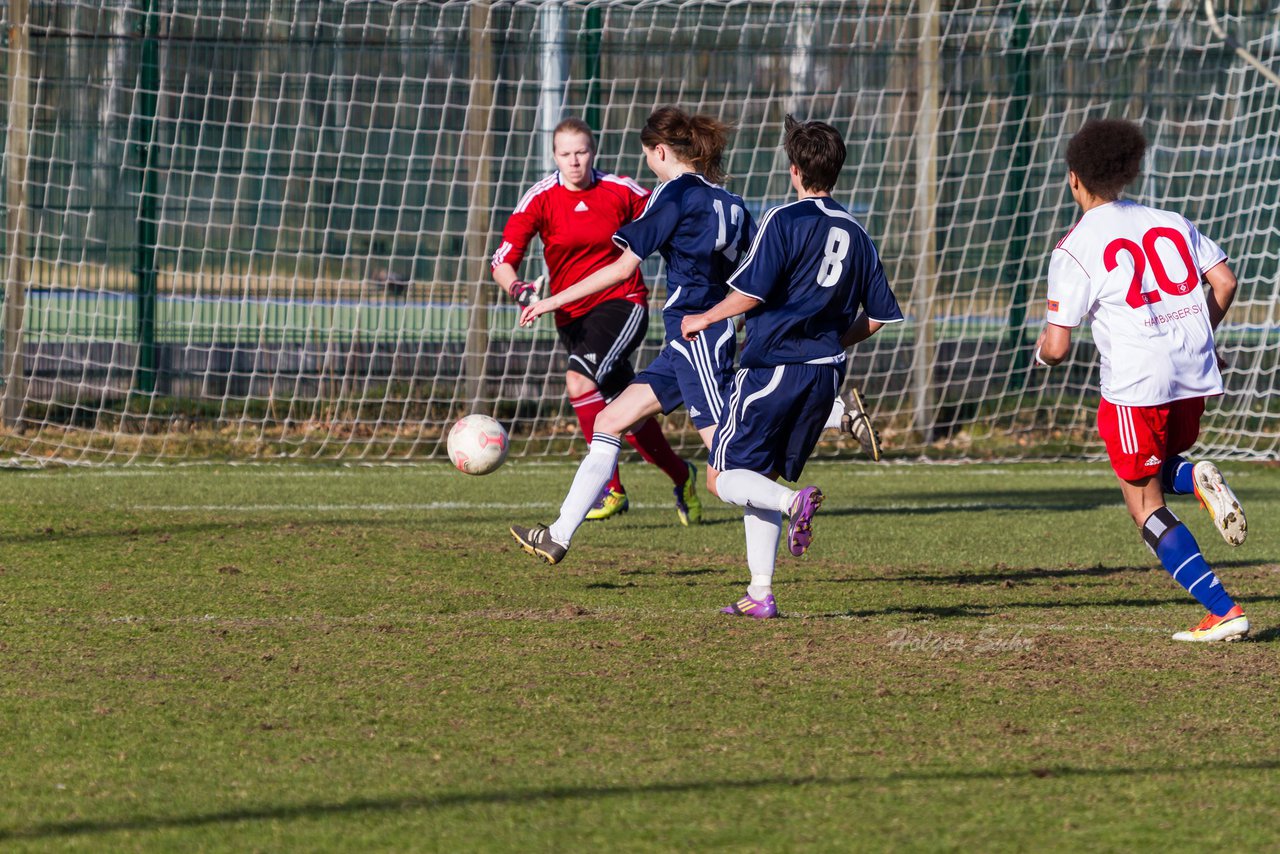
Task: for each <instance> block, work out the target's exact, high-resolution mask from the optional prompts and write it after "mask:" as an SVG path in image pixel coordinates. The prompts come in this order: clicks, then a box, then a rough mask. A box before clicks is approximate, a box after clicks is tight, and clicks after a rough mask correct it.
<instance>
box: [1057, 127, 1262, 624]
mask: <svg viewBox="0 0 1280 854" xmlns="http://www.w3.org/2000/svg"><path fill="white" fill-rule="evenodd" d="M1146 147H1147V141H1146V138H1145V137H1143V135H1142V131H1141V130H1140V129H1139V128H1138V126H1137V125H1135V124H1133V123H1132V122H1127V121H1121V120H1117V119H1109V120H1095V121H1090V122H1088V123H1087V124H1085V126H1084V127H1083V128H1081V130H1080V131H1079V132H1078V133H1077V134H1076V135H1075V136H1074V137H1073V138H1072V140H1071V143H1070V144H1069V145H1068V147H1067V167H1068V169H1069V170H1070V171H1069V172H1068V175H1067V181H1068V184H1069V185H1070V187H1071V195H1072V196H1073V197H1074V198H1075V200H1076V203H1077V204H1078V205H1079V206H1080V208H1081V210H1082V211H1083V215H1082V216H1081V217H1080V220H1079V221H1078V222H1077V223H1076V225H1075V227H1074V228H1072V229H1071V231H1070V232H1068V233H1067V235H1066V237H1064V238H1062V240H1061V241H1059V243H1058V245H1057V247H1056V248H1055V249H1054V251H1053V256H1052V258H1051V259H1050V262H1049V295H1048V305H1047V311H1046V315H1045V318H1046V323H1045V328H1044V331H1043V332H1042V333H1041V334H1040V338H1039V340H1038V341H1037V342H1036V351H1035V360H1036V362H1037V363H1039V364H1041V365H1056V364H1058V363H1059V362H1061V361H1062V360H1063V359H1065V358H1066V357H1067V355H1068V354H1069V352H1070V350H1071V332H1072V330H1073V329H1074V328H1075V327H1077V326H1079V325H1080V323H1081V322H1082V321H1083V320H1084V319H1085V318H1088V319H1089V322H1090V328H1091V330H1092V333H1093V340H1094V343H1095V344H1096V345H1097V348H1098V354H1099V357H1100V359H1101V386H1102V401H1101V403H1100V404H1099V406H1098V431H1099V433H1101V435H1102V440H1103V442H1104V443H1105V445H1106V448H1107V455H1108V457H1110V460H1111V467H1112V469H1113V470H1114V471H1115V473H1116V475H1117V477H1119V478H1120V489H1121V491H1122V492H1123V494H1124V500H1125V505H1126V507H1128V510H1129V514H1130V516H1132V517H1133V521H1134V522H1135V523H1136V524H1137V525H1138V527H1139V528H1140V529H1141V531H1142V537H1143V539H1144V540H1145V542H1146V543H1147V545H1148V547H1149V548H1150V549H1151V551H1152V552H1153V553H1154V554H1155V555H1156V557H1158V558H1159V559H1160V562H1161V564H1162V565H1163V566H1164V568H1165V569H1166V570H1168V571H1169V573H1170V574H1171V575H1172V576H1173V578H1174V580H1175V581H1177V582H1178V583H1179V584H1181V585H1182V586H1183V587H1184V588H1185V589H1186V590H1187V591H1188V592H1189V593H1190V594H1191V595H1192V596H1194V597H1195V598H1196V599H1197V600H1198V601H1199V602H1200V603H1201V604H1202V605H1204V606H1205V608H1206V609H1207V610H1208V612H1209V613H1208V614H1207V615H1206V616H1205V618H1204V619H1203V620H1202V621H1201V622H1200V624H1199V625H1198V626H1196V627H1195V628H1194V629H1191V630H1190V631H1186V632H1178V633H1177V634H1175V635H1174V636H1173V637H1174V639H1175V640H1184V641H1223V640H1237V639H1239V638H1241V637H1244V636H1245V635H1246V634H1248V632H1249V621H1248V619H1247V618H1246V617H1245V616H1244V612H1243V611H1242V610H1241V608H1240V606H1239V605H1236V604H1235V602H1233V601H1232V600H1231V597H1230V596H1228V595H1227V593H1226V591H1225V590H1224V589H1223V587H1222V585H1221V584H1220V583H1219V581H1218V578H1217V576H1215V575H1214V573H1213V570H1212V569H1210V567H1209V565H1208V563H1207V562H1206V561H1205V559H1204V557H1203V556H1202V555H1201V553H1200V547H1199V546H1198V545H1197V544H1196V541H1195V538H1194V537H1193V536H1192V535H1191V532H1190V531H1188V530H1187V528H1186V526H1184V525H1183V524H1182V522H1180V521H1179V520H1178V517H1177V516H1175V515H1174V514H1173V512H1172V511H1171V510H1169V508H1168V507H1166V506H1165V502H1164V496H1165V493H1174V494H1192V493H1193V494H1195V496H1196V497H1197V498H1199V499H1200V501H1201V502H1202V503H1203V504H1204V505H1205V507H1206V508H1207V509H1208V510H1209V514H1210V515H1211V516H1212V517H1213V521H1214V526H1215V527H1216V528H1217V529H1218V531H1219V533H1221V534H1222V536H1223V538H1224V539H1226V541H1227V542H1228V543H1230V544H1231V545H1233V546H1238V545H1240V544H1241V543H1242V542H1244V539H1245V534H1246V531H1247V529H1246V526H1245V517H1244V511H1243V510H1242V509H1241V507H1240V502H1239V501H1238V500H1237V499H1236V496H1235V494H1234V493H1233V492H1232V491H1231V489H1230V488H1229V487H1228V486H1227V484H1226V483H1225V481H1224V480H1223V478H1222V473H1221V472H1220V471H1219V470H1218V468H1217V466H1215V465H1214V464H1213V463H1211V462H1208V461H1201V462H1198V463H1195V464H1194V465H1193V464H1192V463H1190V462H1189V461H1187V460H1186V459H1184V458H1183V457H1182V456H1180V455H1181V453H1182V452H1183V451H1185V450H1187V449H1188V448H1190V447H1191V446H1192V444H1194V443H1195V440H1196V437H1197V436H1198V435H1199V433H1200V416H1201V415H1202V414H1203V413H1204V401H1205V398H1206V397H1211V396H1214V395H1219V394H1222V374H1221V372H1220V370H1219V366H1218V357H1217V353H1216V351H1215V349H1214V340H1213V332H1214V330H1215V329H1216V328H1217V326H1218V324H1219V323H1220V322H1221V321H1222V318H1223V316H1224V315H1225V314H1226V312H1227V309H1228V308H1230V306H1231V302H1232V300H1234V298H1235V292H1236V277H1235V275H1234V274H1233V273H1232V272H1231V268H1230V267H1229V266H1228V265H1227V263H1226V261H1227V256H1226V253H1224V252H1223V251H1222V249H1220V248H1219V247H1218V245H1217V244H1215V243H1214V242H1213V241H1212V240H1210V239H1209V238H1207V237H1205V236H1204V235H1202V234H1201V233H1200V232H1199V231H1198V230H1197V229H1196V227H1195V226H1194V225H1192V224H1191V222H1190V221H1188V220H1187V219H1186V218H1185V217H1183V216H1181V215H1179V214H1176V213H1172V212H1170V211H1162V210H1157V209H1155V208H1149V207H1146V206H1145V205H1140V204H1138V203H1137V202H1133V201H1129V200H1127V199H1122V198H1121V195H1120V194H1121V192H1122V191H1123V190H1124V188H1125V186H1126V185H1128V184H1129V183H1130V182H1131V181H1133V179H1134V178H1136V177H1137V176H1138V172H1139V168H1140V166H1141V163H1142V157H1143V154H1144V153H1145V151H1146ZM1202 285H1207V286H1208V287H1207V289H1206V288H1205V287H1202Z"/></svg>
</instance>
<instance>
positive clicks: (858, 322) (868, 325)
mask: <svg viewBox="0 0 1280 854" xmlns="http://www.w3.org/2000/svg"><path fill="white" fill-rule="evenodd" d="M882 326H884V324H883V323H881V322H880V321H878V320H872V319H871V318H869V317H867V315H866V314H859V315H858V316H857V317H856V318H854V321H853V325H852V326H850V327H849V328H848V329H846V330H845V333H844V334H843V335H841V336H840V346H841V347H843V348H845V349H846V350H848V349H849V348H850V347H852V346H853V345H854V344H860V343H862V342H863V341H866V340H867V339H868V338H870V337H871V336H872V335H875V334H876V333H877V332H879V331H880V327H882Z"/></svg>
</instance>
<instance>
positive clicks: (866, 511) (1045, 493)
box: [822, 489, 1123, 516]
mask: <svg viewBox="0 0 1280 854" xmlns="http://www.w3.org/2000/svg"><path fill="white" fill-rule="evenodd" d="M829 499H830V500H829V501H828V502H827V503H826V504H824V505H823V506H822V515H823V516H936V515H939V514H943V513H986V512H989V511H992V510H998V511H1010V510H1015V511H1016V510H1034V511H1045V510H1053V511H1059V512H1064V513H1065V512H1072V511H1078V510H1094V509H1097V508H1099V507H1113V506H1115V505H1120V504H1123V499H1122V498H1121V495H1120V490H1119V489H1042V490H1034V489H1031V490H1017V491H1009V492H985V491H984V492H927V493H918V494H913V495H904V496H902V497H901V498H896V497H879V498H878V499H877V504H878V505H879V506H877V504H866V503H862V501H863V499H861V497H858V496H855V497H854V503H853V504H852V506H850V504H847V503H845V500H844V496H843V495H833V496H829ZM912 505H919V506H912Z"/></svg>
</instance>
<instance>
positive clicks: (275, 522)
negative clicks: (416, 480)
mask: <svg viewBox="0 0 1280 854" xmlns="http://www.w3.org/2000/svg"><path fill="white" fill-rule="evenodd" d="M370 512H371V513H372V512H374V511H370ZM286 526H292V527H289V528H287V530H289V531H291V532H293V533H299V532H303V533H305V532H306V531H307V530H309V529H312V528H318V529H320V530H331V529H333V528H342V527H348V526H352V527H355V526H359V527H370V528H374V527H402V528H403V527H406V522H405V520H404V519H403V518H396V519H388V518H374V517H370V516H364V517H359V518H339V517H330V518H324V519H317V518H306V519H296V518H292V517H283V518H279V517H278V518H274V519H263V520H261V521H252V522H244V521H228V520H221V521H211V522H192V523H175V522H165V523H163V524H154V525H130V526H120V527H116V528H103V529H93V530H80V529H76V530H72V531H67V530H62V529H58V528H51V529H48V530H44V531H33V532H31V533H29V534H9V535H7V536H0V544H4V545H20V544H22V543H58V542H64V541H76V540H136V539H141V538H145V537H161V536H167V537H174V536H180V535H183V534H203V533H206V532H209V531H229V530H236V531H280V530H284V529H286ZM510 536H511V535H510V534H508V535H507V538H508V541H509V540H510Z"/></svg>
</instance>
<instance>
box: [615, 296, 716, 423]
mask: <svg viewBox="0 0 1280 854" xmlns="http://www.w3.org/2000/svg"><path fill="white" fill-rule="evenodd" d="M737 352H738V341H737V339H736V338H735V337H734V329H733V321H732V320H725V321H722V322H720V323H717V324H716V325H715V326H712V327H710V328H708V329H706V330H704V331H703V332H702V333H700V334H699V335H698V337H697V338H695V339H693V340H692V341H683V340H681V341H668V342H667V344H666V346H665V347H663V348H662V350H661V351H660V352H659V353H658V357H657V358H656V359H654V360H653V362H652V363H651V364H650V365H649V367H647V368H645V369H644V370H643V371H641V372H640V373H638V374H637V375H636V379H635V381H636V382H637V383H641V384H643V385H647V386H649V388H651V389H653V393H654V395H655V396H656V397H657V398H658V403H660V404H661V405H662V412H663V414H664V415H665V414H667V413H669V412H673V411H675V410H677V409H679V408H680V407H681V406H684V407H685V408H686V409H688V410H689V420H690V421H692V422H693V426H694V427H697V428H698V429H699V430H701V429H702V428H704V427H714V426H716V425H717V424H719V423H720V414H721V411H722V410H723V409H724V401H725V395H726V394H727V392H728V390H729V382H730V380H732V379H733V357H734V355H735V354H736V353H737Z"/></svg>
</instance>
